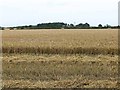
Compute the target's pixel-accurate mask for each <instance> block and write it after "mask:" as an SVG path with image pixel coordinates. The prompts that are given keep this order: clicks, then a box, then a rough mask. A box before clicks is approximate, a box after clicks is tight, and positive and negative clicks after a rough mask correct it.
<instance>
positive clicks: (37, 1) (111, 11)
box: [0, 0, 119, 26]
mask: <svg viewBox="0 0 120 90" xmlns="http://www.w3.org/2000/svg"><path fill="white" fill-rule="evenodd" d="M118 1H119V0H1V1H0V11H1V12H2V14H0V19H1V20H2V21H1V22H0V24H1V25H4V26H10V25H22V24H37V23H39V22H53V21H63V22H68V23H74V22H76V23H79V22H89V23H90V24H92V25H96V24H98V23H103V24H105V23H109V24H114V25H115V24H117V19H118V18H117V13H118V12H117V11H118V10H117V9H118V5H117V3H118Z"/></svg>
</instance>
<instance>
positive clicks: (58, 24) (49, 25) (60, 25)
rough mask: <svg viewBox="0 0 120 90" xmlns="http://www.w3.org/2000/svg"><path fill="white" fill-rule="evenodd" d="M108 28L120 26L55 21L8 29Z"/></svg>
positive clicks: (2, 28)
mask: <svg viewBox="0 0 120 90" xmlns="http://www.w3.org/2000/svg"><path fill="white" fill-rule="evenodd" d="M106 28H113V29H115V28H116V29H117V28H120V26H110V25H108V24H107V25H104V26H103V25H102V24H99V25H98V26H90V24H88V23H84V24H83V23H80V24H77V25H74V24H67V23H63V22H54V23H41V24H37V25H26V26H16V27H8V29H10V30H12V29H106ZM0 29H1V30H4V29H5V27H0Z"/></svg>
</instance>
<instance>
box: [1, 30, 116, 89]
mask: <svg viewBox="0 0 120 90" xmlns="http://www.w3.org/2000/svg"><path fill="white" fill-rule="evenodd" d="M2 40H3V41H2V44H3V45H2V49H3V51H2V52H3V59H2V60H3V87H4V88H116V87H117V85H118V84H117V76H118V30H112V29H110V30H109V29H107V30H87V29H86V30H62V29H61V30H6V31H2Z"/></svg>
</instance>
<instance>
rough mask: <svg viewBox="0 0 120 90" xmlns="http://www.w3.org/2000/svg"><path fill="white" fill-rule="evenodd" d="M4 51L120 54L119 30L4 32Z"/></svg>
mask: <svg viewBox="0 0 120 90" xmlns="http://www.w3.org/2000/svg"><path fill="white" fill-rule="evenodd" d="M2 49H3V53H28V54H29V53H34V54H93V55H95V54H112V55H114V54H118V35H117V30H101V31H100V30H31V31H29V30H27V31H23V30H22V31H3V47H2Z"/></svg>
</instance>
